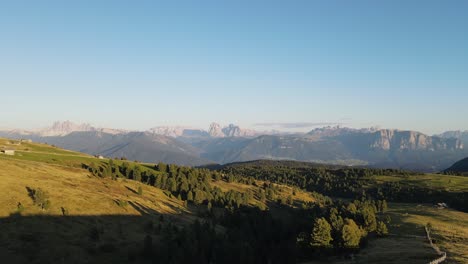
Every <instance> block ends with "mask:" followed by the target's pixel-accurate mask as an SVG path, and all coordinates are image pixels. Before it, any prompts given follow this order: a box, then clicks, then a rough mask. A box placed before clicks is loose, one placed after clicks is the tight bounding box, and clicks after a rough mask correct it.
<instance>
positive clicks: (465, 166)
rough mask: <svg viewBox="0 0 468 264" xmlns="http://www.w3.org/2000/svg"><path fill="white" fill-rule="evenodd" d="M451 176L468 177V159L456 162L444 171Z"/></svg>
mask: <svg viewBox="0 0 468 264" xmlns="http://www.w3.org/2000/svg"><path fill="white" fill-rule="evenodd" d="M444 172H445V173H449V174H459V175H465V176H468V158H464V159H462V160H460V161H457V162H455V164H453V165H452V166H450V168H448V169H446V170H445V171H444Z"/></svg>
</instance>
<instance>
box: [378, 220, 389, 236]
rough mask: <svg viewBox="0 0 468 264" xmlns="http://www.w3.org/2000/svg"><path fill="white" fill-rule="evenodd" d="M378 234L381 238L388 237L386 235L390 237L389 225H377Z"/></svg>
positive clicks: (381, 223)
mask: <svg viewBox="0 0 468 264" xmlns="http://www.w3.org/2000/svg"><path fill="white" fill-rule="evenodd" d="M376 232H377V235H379V236H386V235H388V229H387V225H385V223H384V222H382V221H379V222H378V223H377V229H376Z"/></svg>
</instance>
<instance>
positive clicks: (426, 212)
mask: <svg viewBox="0 0 468 264" xmlns="http://www.w3.org/2000/svg"><path fill="white" fill-rule="evenodd" d="M390 206H391V208H394V209H392V211H391V214H392V217H393V218H394V219H396V221H395V223H401V227H402V228H400V232H408V231H407V230H406V229H405V228H404V227H405V226H411V225H413V226H418V227H420V228H422V227H423V226H424V225H425V224H427V223H431V225H432V229H433V232H432V238H433V239H435V240H436V243H435V244H436V245H438V246H439V247H440V249H441V250H442V251H446V252H447V262H446V263H468V213H464V212H460V211H456V210H452V209H437V208H435V207H433V206H431V205H415V204H391V205H390Z"/></svg>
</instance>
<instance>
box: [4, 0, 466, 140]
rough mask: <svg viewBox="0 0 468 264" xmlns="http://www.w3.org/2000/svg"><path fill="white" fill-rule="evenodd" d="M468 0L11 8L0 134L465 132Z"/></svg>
mask: <svg viewBox="0 0 468 264" xmlns="http://www.w3.org/2000/svg"><path fill="white" fill-rule="evenodd" d="M467 12H468V1H462V0H461V1H456V0H450V1H430V0H427V1H417V0H415V1H398V0H395V1H359V0H357V1H335V0H324V1H308V0H304V1H299V0H297V1H296V0H292V1H275V0H268V1H261V0H258V1H243V0H237V1H215V0H213V1H204V0H197V1H195V0H194V1H177V0H176V1H143V0H142V1H118V0H113V1H106V0H102V1H86V0H82V1H47V0H44V1H21V0H18V1H3V2H2V3H0V102H1V105H2V109H3V110H2V111H0V128H34V127H44V126H47V125H49V124H51V123H52V122H53V121H55V120H72V121H74V122H88V123H91V124H93V125H95V126H101V127H112V128H124V129H147V128H150V127H154V126H164V125H184V126H191V127H200V128H206V127H208V125H209V123H211V122H212V121H216V122H219V123H221V124H229V123H235V124H239V125H241V126H243V127H248V128H257V129H280V130H281V129H292V128H297V129H303V130H310V129H311V128H313V127H314V126H322V125H334V124H340V125H342V126H349V127H371V126H380V127H385V128H399V129H411V130H418V131H422V132H425V133H429V134H432V133H439V132H442V131H445V130H456V129H461V130H468V119H467V116H468V104H467V99H468V16H467V15H466V14H467Z"/></svg>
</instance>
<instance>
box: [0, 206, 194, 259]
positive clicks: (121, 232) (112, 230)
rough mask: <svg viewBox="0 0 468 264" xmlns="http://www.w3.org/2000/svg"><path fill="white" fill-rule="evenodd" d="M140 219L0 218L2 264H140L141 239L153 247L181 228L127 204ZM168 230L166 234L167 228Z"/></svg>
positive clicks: (177, 220) (173, 218)
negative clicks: (149, 240)
mask: <svg viewBox="0 0 468 264" xmlns="http://www.w3.org/2000/svg"><path fill="white" fill-rule="evenodd" d="M128 206H131V207H133V208H134V209H135V210H137V211H138V212H139V213H140V214H141V215H140V216H137V215H87V216H85V215H82V216H50V215H34V216H22V215H21V214H20V213H14V214H11V215H10V216H9V217H5V218H0V227H1V232H0V259H1V262H2V263H146V261H145V259H144V258H143V256H142V250H143V247H144V245H145V244H144V243H145V242H144V241H145V238H147V237H148V236H149V237H151V238H152V241H154V243H158V241H159V240H160V238H161V237H162V236H163V235H164V233H165V232H167V230H170V229H173V228H175V226H180V225H182V224H183V223H185V221H184V219H181V217H180V216H177V215H168V214H160V213H158V212H156V211H154V210H153V209H151V208H147V207H145V206H143V205H141V204H139V203H135V202H130V203H129V204H128ZM168 227H170V228H168Z"/></svg>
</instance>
